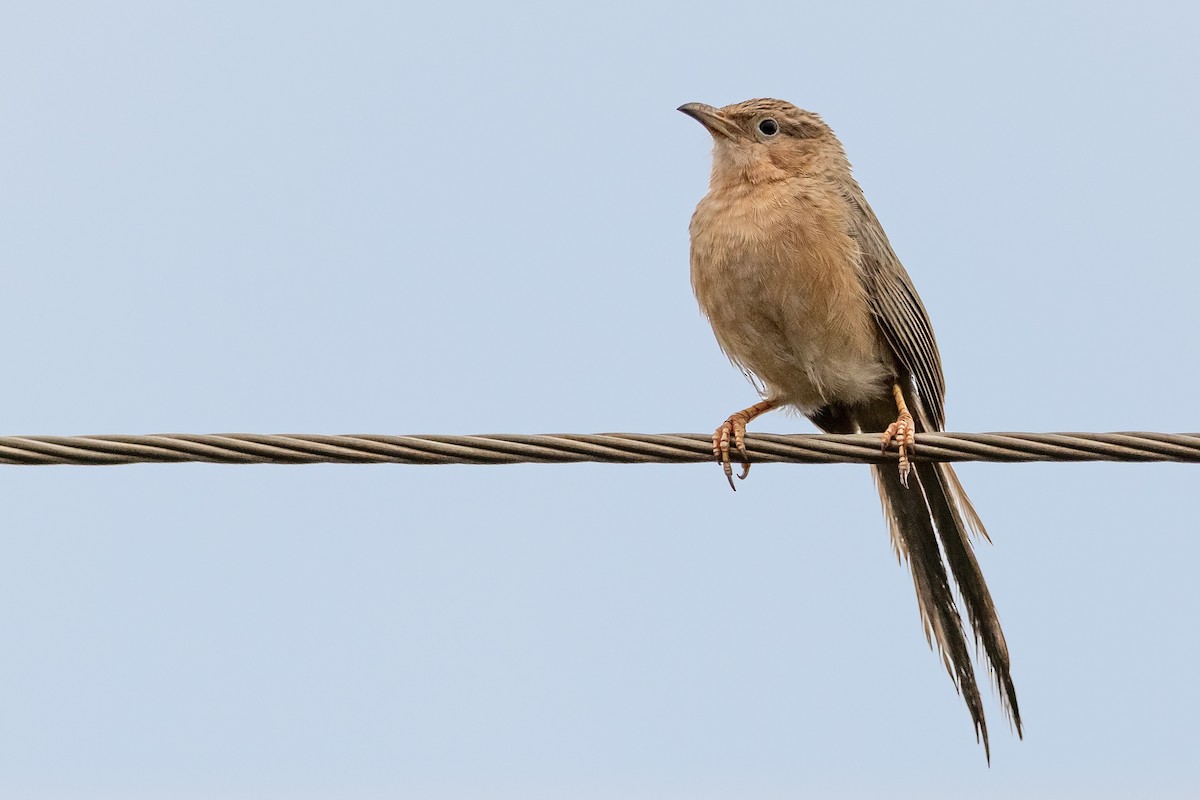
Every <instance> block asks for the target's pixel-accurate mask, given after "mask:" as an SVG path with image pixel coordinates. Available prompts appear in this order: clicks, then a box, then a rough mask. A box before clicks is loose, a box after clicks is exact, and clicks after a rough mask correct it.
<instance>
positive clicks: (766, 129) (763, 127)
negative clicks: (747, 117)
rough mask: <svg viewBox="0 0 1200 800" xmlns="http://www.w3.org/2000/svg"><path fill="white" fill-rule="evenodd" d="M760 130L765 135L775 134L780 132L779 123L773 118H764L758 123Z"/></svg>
mask: <svg viewBox="0 0 1200 800" xmlns="http://www.w3.org/2000/svg"><path fill="white" fill-rule="evenodd" d="M758 132H759V133H761V134H762V135H763V136H774V135H775V134H777V133H779V123H778V122H776V121H775V120H773V119H764V120H762V121H761V122H759V123H758Z"/></svg>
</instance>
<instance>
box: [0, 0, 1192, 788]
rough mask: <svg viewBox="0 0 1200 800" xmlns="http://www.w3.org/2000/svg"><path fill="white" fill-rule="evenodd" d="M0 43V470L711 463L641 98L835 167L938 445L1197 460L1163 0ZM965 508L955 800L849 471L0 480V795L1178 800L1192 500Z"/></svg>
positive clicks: (278, 24)
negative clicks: (411, 461) (737, 475)
mask: <svg viewBox="0 0 1200 800" xmlns="http://www.w3.org/2000/svg"><path fill="white" fill-rule="evenodd" d="M3 17H4V24H3V25H2V26H0V107H2V108H3V109H4V111H3V116H2V118H0V187H2V188H0V220H3V222H0V255H2V256H3V273H2V274H3V292H2V295H0V296H2V297H3V306H4V313H3V314H0V342H3V343H4V345H3V350H2V352H3V353H4V363H5V386H6V388H7V391H6V392H5V395H4V401H3V403H2V405H0V408H2V409H3V416H2V420H3V422H2V426H3V429H4V432H5V433H7V434H59V435H71V434H94V433H157V432H229V431H252V432H263V433H269V432H311V433H394V434H403V433H494V432H530V433H534V432H593V431H614V430H623V431H643V432H669V431H709V430H711V429H712V428H713V427H715V426H716V425H717V424H718V423H719V422H721V421H722V420H723V419H724V418H725V416H726V415H728V414H729V413H730V412H732V411H734V410H736V409H740V408H742V407H744V406H746V405H749V404H750V403H752V402H753V401H754V400H755V395H754V394H753V391H752V390H751V388H750V386H749V385H748V384H747V383H746V382H745V381H744V379H743V378H742V377H741V376H740V375H739V374H738V373H737V371H736V370H734V369H733V368H732V367H730V366H729V364H728V363H727V361H726V359H725V358H724V357H723V356H722V355H721V353H720V351H719V350H718V348H717V346H716V344H715V342H714V340H713V338H712V335H711V333H710V332H709V330H708V328H707V325H706V323H705V322H704V321H703V319H702V318H701V317H700V315H699V313H698V312H697V310H696V307H695V302H694V300H693V298H692V297H691V292H690V288H689V286H688V277H687V269H688V268H687V222H688V218H689V216H690V214H691V211H692V208H693V207H694V205H695V203H696V201H697V200H698V199H699V197H700V196H701V195H702V194H703V192H704V191H705V187H706V182H707V175H708V166H709V162H708V151H709V145H710V143H709V140H708V137H707V135H705V133H704V132H703V131H702V130H701V129H700V128H699V127H698V126H697V125H696V124H695V123H694V122H693V121H691V120H689V119H687V118H686V117H684V116H682V115H680V114H678V113H676V112H675V108H676V107H677V106H678V105H680V104H681V103H684V102H689V101H702V102H708V103H712V104H716V105H723V104H725V103H729V102H735V101H738V100H742V99H746V98H749V97H754V96H777V97H782V98H785V99H788V100H791V101H793V102H795V103H797V104H798V105H801V106H804V107H806V108H810V109H813V110H815V111H818V112H820V113H821V114H823V115H824V116H825V118H826V120H827V121H828V122H829V123H830V124H831V125H832V126H833V127H834V129H835V130H836V131H837V132H838V134H839V136H840V137H841V139H842V141H843V142H844V143H845V145H846V148H847V151H848V152H849V155H850V158H851V160H852V162H853V163H854V164H855V167H856V173H857V176H858V178H859V180H860V182H861V183H862V185H863V187H864V189H865V191H866V194H867V196H868V198H870V200H871V202H872V204H873V205H874V207H875V210H876V212H877V213H878V214H879V216H880V218H881V220H882V221H883V224H884V226H885V227H886V229H887V231H888V233H889V235H890V237H891V239H892V242H893V244H894V245H895V247H896V249H897V251H898V252H899V254H900V256H901V258H902V259H903V260H904V262H905V264H906V266H907V267H908V270H909V272H910V273H911V274H912V276H913V278H914V280H915V282H916V284H917V286H918V288H919V289H920V291H921V294H922V296H923V298H924V300H925V303H926V305H927V306H928V308H929V311H930V314H931V317H932V319H933V322H934V326H935V329H936V331H937V334H938V337H939V342H940V345H941V350H942V354H943V359H944V362H945V368H946V373H947V381H948V385H949V396H948V404H947V405H948V416H949V425H950V428H951V429H952V430H971V431H976V430H999V431H1003V430H1159V431H1186V430H1196V429H1197V427H1198V425H1200V423H1198V420H1200V410H1198V406H1200V402H1198V401H1200V375H1198V374H1197V370H1196V369H1195V368H1194V364H1195V362H1196V351H1197V340H1198V338H1200V333H1198V332H1197V327H1196V297H1197V296H1198V295H1200V277H1197V274H1198V273H1197V269H1196V261H1197V259H1196V254H1195V248H1194V243H1193V241H1192V239H1193V238H1194V235H1193V234H1194V229H1195V224H1196V223H1195V220H1196V217H1197V210H1198V205H1197V199H1196V195H1195V192H1194V187H1195V186H1196V183H1197V178H1198V177H1200V157H1198V156H1197V150H1196V147H1195V137H1196V130H1197V128H1198V124H1197V123H1198V122H1200V111H1198V110H1197V105H1196V103H1195V98H1196V96H1197V92H1198V86H1197V75H1200V54H1198V53H1197V50H1196V48H1195V46H1194V42H1195V40H1196V38H1197V34H1198V32H1200V31H1198V29H1200V22H1198V20H1197V17H1196V14H1195V12H1194V11H1192V10H1186V9H1184V8H1183V6H1181V5H1179V4H1155V3H1149V4H1142V5H1140V6H1138V7H1137V9H1136V10H1134V9H1133V8H1132V7H1130V8H1129V9H1126V10H1123V11H1113V10H1108V9H1101V8H1100V7H1098V6H1096V5H1094V4H1082V3H1079V4H1069V3H1051V4H1019V3H1018V4H1005V5H1004V6H1003V7H1001V6H996V7H994V8H991V9H985V8H982V7H978V8H972V7H966V6H962V5H957V4H944V5H933V4H930V5H927V6H923V7H915V6H914V7H908V8H904V9H901V8H898V7H894V6H892V5H890V4H882V3H880V4H855V5H850V4H841V3H817V4H812V3H797V2H787V3H771V2H767V3H758V4H755V5H753V7H746V8H743V9H741V10H738V9H737V8H735V7H734V6H731V5H729V4H654V3H610V4H604V5H593V6H588V7H580V8H574V7H570V6H564V5H560V4H545V5H537V4H520V5H516V6H506V7H501V6H493V5H487V6H484V5H472V4H459V5H451V4H445V5H441V6H435V4H390V3H369V2H348V3H341V4H327V5H324V6H323V5H317V4H308V3H290V4H283V3H279V4H267V3H249V4H245V3H171V4H163V3H132V2H116V3H111V4H106V5H104V6H99V5H96V4H84V3H55V2H45V3H37V4H33V3H28V4H22V5H19V6H17V5H14V6H13V7H12V8H10V9H8V10H6V11H5V12H4V15H3ZM754 429H756V430H759V431H764V432H765V431H772V432H806V431H810V430H811V428H810V427H809V425H808V424H807V423H806V422H805V421H804V420H802V419H797V418H795V417H789V416H786V415H783V414H778V413H776V414H772V415H769V416H767V417H764V418H763V419H762V420H760V421H759V422H757V423H756V424H755V425H754ZM960 474H961V476H962V479H963V481H964V483H965V484H966V486H967V488H968V490H969V492H970V494H971V496H972V498H973V499H974V501H975V503H976V505H977V506H978V508H979V511H980V513H981V514H982V516H983V518H984V520H985V521H986V522H987V524H988V527H989V530H990V531H991V534H992V538H993V540H994V541H995V545H994V546H984V547H983V548H982V549H981V553H980V558H981V560H982V562H983V568H984V571H985V574H986V575H987V577H988V579H989V582H990V584H991V587H992V591H993V594H994V595H995V598H996V602H997V604H998V606H999V610H1000V615H1001V619H1002V620H1003V622H1004V625H1005V629H1006V632H1007V635H1008V641H1009V646H1010V649H1011V651H1012V656H1013V665H1014V666H1013V674H1014V678H1015V680H1016V684H1017V689H1018V693H1019V697H1020V700H1021V706H1022V711H1023V716H1024V717H1025V719H1026V722H1027V733H1026V739H1025V741H1024V742H1018V741H1016V740H1015V738H1014V737H1012V736H1010V735H1009V734H1008V733H1007V732H1006V731H1005V726H1004V722H1003V719H1002V716H1001V714H1000V710H999V708H998V706H997V705H996V703H995V701H994V697H991V698H989V700H988V702H989V706H988V711H989V718H990V720H991V721H992V728H993V736H992V747H993V759H992V761H993V763H992V767H991V769H988V768H986V766H985V763H984V760H983V754H982V751H981V749H980V748H979V747H978V746H977V745H976V744H975V743H974V740H973V737H972V735H971V727H970V723H969V719H968V716H967V713H966V710H965V709H964V707H963V706H962V703H961V701H960V700H959V698H958V697H956V696H955V694H954V692H953V690H952V687H951V684H950V682H949V680H948V679H947V677H946V675H945V673H944V671H943V670H942V668H941V667H940V665H939V663H938V660H937V658H936V657H935V656H934V655H933V654H932V653H930V651H929V649H928V648H927V647H926V644H925V642H924V638H923V636H922V635H921V630H920V624H919V620H918V615H917V610H916V604H915V601H914V599H913V596H912V594H913V593H912V587H911V582H910V579H909V577H908V575H907V572H906V570H904V569H901V568H900V567H899V566H897V564H896V561H895V558H894V556H893V554H892V551H891V548H890V546H889V544H888V541H887V534H886V531H885V529H884V526H883V522H882V519H881V516H880V512H879V508H878V501H877V498H876V496H875V493H874V490H873V488H872V485H871V481H870V479H869V475H868V472H867V470H866V469H865V468H862V467H853V466H832V467H804V466H762V467H759V468H757V469H755V471H754V473H753V475H752V477H751V479H750V480H749V481H748V482H746V483H745V484H743V485H742V486H740V487H739V488H740V491H739V492H738V493H737V494H736V495H734V494H733V493H731V492H729V491H728V489H727V488H726V487H725V485H724V480H723V478H722V477H721V475H720V472H719V470H718V469H717V467H715V466H711V465H693V466H637V467H634V466H601V465H562V466H520V467H438V468H432V467H420V468H419V467H394V466H306V467H231V466H211V465H140V466H133V467H120V468H92V467H88V468H83V467H80V468H66V467H64V468H36V469H35V468H29V467H8V468H4V469H2V470H0V503H2V509H3V511H2V516H0V546H2V548H3V549H2V551H0V793H2V794H4V795H5V796H21V797H30V798H39V797H46V798H73V797H89V798H96V797H122V798H130V797H134V798H136V797H157V796H163V795H164V794H170V795H172V796H197V797H199V796H212V795H214V794H217V793H220V794H221V795H223V796H228V797H274V796H279V797H282V796H288V797H313V798H322V797H334V796H337V797H347V796H356V797H418V796H419V797H445V798H467V797H514V798H515V797H521V798H538V797H546V798H549V797H562V796H571V797H581V798H590V797H596V798H599V797H613V796H622V797H656V798H658V797H689V798H719V797H732V796H738V797H745V796H758V797H768V798H774V797H777V798H783V797H797V796H810V795H811V796H822V797H875V796H880V795H881V794H883V793H884V792H886V793H887V795H888V796H892V797H915V796H920V797H923V798H928V797H957V796H962V795H963V793H965V792H970V793H971V795H972V796H978V797H1009V796H1012V795H1013V794H1014V793H1016V792H1020V793H1021V794H1022V796H1026V797H1037V796H1054V797H1073V796H1074V797H1089V798H1099V797H1118V796H1128V795H1129V794H1131V793H1134V792H1137V793H1138V794H1144V793H1146V792H1150V793H1152V794H1155V795H1157V796H1159V797H1173V796H1175V797H1184V796H1194V792H1195V790H1196V777H1195V769H1194V758H1195V751H1196V748H1197V746H1198V745H1200V735H1198V734H1197V732H1196V729H1195V726H1194V720H1195V719H1196V718H1197V716H1198V715H1200V689H1198V688H1197V683H1196V681H1195V674H1196V669H1195V663H1196V660H1197V658H1198V657H1200V636H1198V635H1197V634H1196V633H1195V630H1196V625H1195V620H1196V618H1197V616H1200V592H1197V591H1196V585H1195V577H1194V576H1195V566H1194V565H1195V564H1196V562H1197V560H1198V559H1200V540H1198V539H1197V537H1196V533H1197V525H1196V518H1197V517H1196V510H1195V495H1196V486H1197V485H1198V484H1197V481H1198V480H1200V471H1197V469H1196V467H1194V466H1191V467H1189V466H1179V465H1081V464H1051V465H964V466H963V467H962V468H961V470H960Z"/></svg>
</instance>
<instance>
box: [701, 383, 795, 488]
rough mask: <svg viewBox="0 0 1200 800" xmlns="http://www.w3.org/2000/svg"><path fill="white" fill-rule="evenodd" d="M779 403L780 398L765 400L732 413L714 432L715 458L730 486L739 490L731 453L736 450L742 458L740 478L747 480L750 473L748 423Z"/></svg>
mask: <svg viewBox="0 0 1200 800" xmlns="http://www.w3.org/2000/svg"><path fill="white" fill-rule="evenodd" d="M778 405H779V401H778V400H763V401H762V402H761V403H755V404H754V405H752V406H750V407H749V408H744V409H742V410H741V411H739V412H737V413H736V414H731V415H730V416H729V419H727V420H725V423H724V424H723V425H722V426H721V427H719V428H717V430H716V431H715V432H714V433H713V437H712V443H713V458H715V459H716V460H717V463H718V464H720V465H721V469H723V470H725V480H727V481H729V488H730V489H733V490H734V491H735V492H736V491H737V487H736V486H734V485H733V465H732V464H730V463H729V461H730V453H731V452H732V451H734V450H736V451H737V454H738V455H739V456H741V458H742V474H741V475H738V480H743V481H744V480H746V476H747V475H749V474H750V454H749V453H747V452H746V424H747V423H749V422H750V420H752V419H754V418H755V417H757V416H758V415H759V414H765V413H766V412H768V411H770V410H771V409H773V408H775V407H777V406H778Z"/></svg>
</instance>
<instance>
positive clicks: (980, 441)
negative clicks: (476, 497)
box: [0, 432, 1200, 466]
mask: <svg viewBox="0 0 1200 800" xmlns="http://www.w3.org/2000/svg"><path fill="white" fill-rule="evenodd" d="M746 447H747V450H748V451H749V454H750V461H751V462H752V463H756V464H763V463H789V464H878V463H886V462H889V461H895V460H896V457H897V456H896V453H895V452H894V451H889V452H888V453H886V454H883V453H881V452H880V442H879V435H878V434H870V433H863V434H849V435H840V434H837V435H835V434H799V435H786V436H784V435H778V434H752V435H750V436H747V437H746ZM911 458H912V460H914V461H999V462H1028V461H1173V462H1187V463H1200V433H1152V432H1150V433H1148V432H1131V433H920V434H917V443H916V447H915V448H914V449H913V451H912V452H911ZM712 460H713V454H712V437H711V436H709V435H707V434H699V433H674V434H647V433H597V434H577V433H563V434H542V435H523V434H495V435H490V436H382V435H373V434H370V435H357V436H324V435H319V434H254V433H228V434H191V433H169V434H156V435H149V436H125V435H106V436H7V437H0V464H11V465H24V466H37V465H75V466H111V465H117V464H141V463H183V462H202V463H208V464H565V463H576V462H592V463H604V464H691V463H699V462H704V461H712Z"/></svg>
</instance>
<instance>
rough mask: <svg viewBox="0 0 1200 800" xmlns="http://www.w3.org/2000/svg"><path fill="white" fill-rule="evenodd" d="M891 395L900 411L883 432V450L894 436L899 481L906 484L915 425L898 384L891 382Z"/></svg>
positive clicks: (885, 450) (910, 465) (914, 437)
mask: <svg viewBox="0 0 1200 800" xmlns="http://www.w3.org/2000/svg"><path fill="white" fill-rule="evenodd" d="M892 396H893V397H895V398H896V408H897V409H898V410H899V411H900V416H899V417H898V418H897V419H896V421H895V422H893V423H892V424H891V425H888V427H887V430H886V431H884V432H883V452H885V453H886V452H887V449H888V446H889V445H890V444H891V443H892V439H893V438H895V439H896V441H897V443H898V444H899V446H900V483H902V484H903V485H904V486H908V473H909V472H910V471H911V470H912V464H911V463H909V460H908V454H909V453H911V452H912V451H913V449H914V446H915V443H916V427H917V426H916V424H915V423H914V422H913V416H912V414H910V413H908V405H907V404H906V403H905V402H904V392H902V391H901V390H900V384H898V383H893V384H892Z"/></svg>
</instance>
